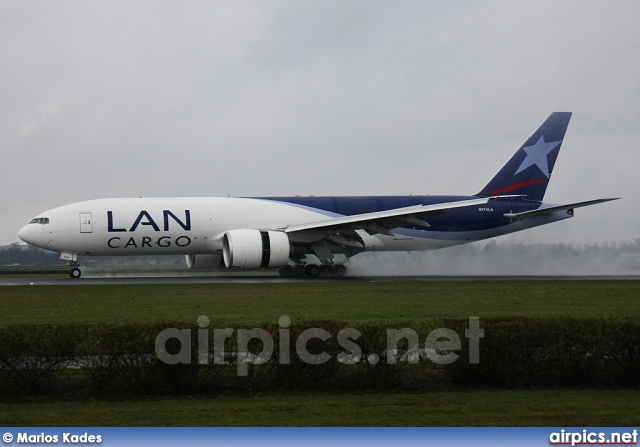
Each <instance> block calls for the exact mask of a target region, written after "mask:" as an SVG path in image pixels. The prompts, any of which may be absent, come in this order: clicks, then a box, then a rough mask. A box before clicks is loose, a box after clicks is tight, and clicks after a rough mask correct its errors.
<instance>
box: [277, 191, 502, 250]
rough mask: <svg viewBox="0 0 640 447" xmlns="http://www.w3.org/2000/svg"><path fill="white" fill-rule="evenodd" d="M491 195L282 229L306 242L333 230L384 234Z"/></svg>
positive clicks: (486, 199)
mask: <svg viewBox="0 0 640 447" xmlns="http://www.w3.org/2000/svg"><path fill="white" fill-rule="evenodd" d="M492 199H493V198H492V197H487V198H480V199H472V200H462V201H459V202H447V203H439V204H436V205H415V206H409V207H405V208H397V209H393V210H388V211H378V212H375V213H366V214H358V215H355V216H345V217H337V218H334V219H327V220H322V221H318V222H311V223H304V224H295V225H288V226H287V227H285V228H283V229H282V230H283V231H284V232H285V233H287V234H288V235H289V238H290V239H291V240H292V241H300V242H308V241H310V240H313V239H316V240H317V239H318V238H322V237H324V236H327V235H332V234H336V233H345V232H347V233H353V232H355V230H364V231H366V232H367V233H369V234H370V235H374V234H378V233H379V234H386V235H388V236H395V235H394V234H393V233H392V232H391V229H392V228H397V227H401V226H405V225H411V224H414V225H419V226H422V227H428V226H429V224H428V223H427V220H428V219H433V218H434V217H438V216H442V215H444V214H445V213H446V211H447V210H450V209H453V208H462V207H465V206H473V205H482V204H485V203H487V202H488V201H489V200H492Z"/></svg>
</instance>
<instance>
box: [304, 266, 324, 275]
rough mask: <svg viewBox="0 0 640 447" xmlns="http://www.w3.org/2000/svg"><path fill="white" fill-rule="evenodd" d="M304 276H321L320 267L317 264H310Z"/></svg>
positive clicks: (305, 269) (306, 267)
mask: <svg viewBox="0 0 640 447" xmlns="http://www.w3.org/2000/svg"><path fill="white" fill-rule="evenodd" d="M304 274H305V275H307V276H318V275H319V274H320V267H318V266H317V265H315V264H308V265H307V266H305V268H304Z"/></svg>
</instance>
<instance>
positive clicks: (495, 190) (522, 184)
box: [484, 180, 549, 194]
mask: <svg viewBox="0 0 640 447" xmlns="http://www.w3.org/2000/svg"><path fill="white" fill-rule="evenodd" d="M548 181H549V180H527V181H526V182H520V183H516V184H515V185H511V186H506V187H504V188H500V189H494V190H493V191H485V192H484V194H501V193H503V192H509V191H513V190H515V189H519V188H523V187H525V186H529V185H535V184H536V183H545V182H548Z"/></svg>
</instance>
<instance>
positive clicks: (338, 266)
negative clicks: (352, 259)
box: [332, 264, 347, 276]
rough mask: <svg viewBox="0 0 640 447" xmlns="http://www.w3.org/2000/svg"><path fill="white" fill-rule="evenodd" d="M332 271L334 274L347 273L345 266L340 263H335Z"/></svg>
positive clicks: (342, 274)
mask: <svg viewBox="0 0 640 447" xmlns="http://www.w3.org/2000/svg"><path fill="white" fill-rule="evenodd" d="M332 271H333V274H334V275H335V276H344V275H346V274H347V268H346V267H345V266H344V265H342V264H335V265H334V266H333V268H332Z"/></svg>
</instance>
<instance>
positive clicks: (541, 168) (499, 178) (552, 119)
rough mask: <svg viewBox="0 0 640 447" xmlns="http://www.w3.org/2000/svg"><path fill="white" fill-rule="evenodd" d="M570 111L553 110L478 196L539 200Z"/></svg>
mask: <svg viewBox="0 0 640 447" xmlns="http://www.w3.org/2000/svg"><path fill="white" fill-rule="evenodd" d="M570 119H571V112H554V113H552V114H551V115H550V116H549V118H547V120H546V121H545V122H544V123H542V125H541V126H540V127H539V128H538V130H536V131H535V132H534V133H533V135H531V136H530V137H529V139H528V140H527V141H525V143H524V144H523V145H522V146H521V147H520V149H518V151H517V152H516V153H515V154H514V156H513V157H511V159H510V160H509V161H508V162H507V164H505V165H504V166H503V167H502V169H500V171H499V172H498V173H497V174H496V175H495V176H494V177H493V178H492V179H491V181H489V183H488V184H487V186H485V187H484V188H483V189H482V191H481V192H480V193H478V194H477V195H478V196H481V197H486V196H494V195H501V194H522V195H525V196H526V197H527V199H529V200H536V201H542V199H543V198H544V193H545V191H546V190H547V185H548V184H549V179H550V178H551V173H552V171H553V166H554V165H555V163H556V158H557V157H558V152H560V146H562V140H563V139H564V134H565V132H566V131H567V126H568V125H569V120H570Z"/></svg>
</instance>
